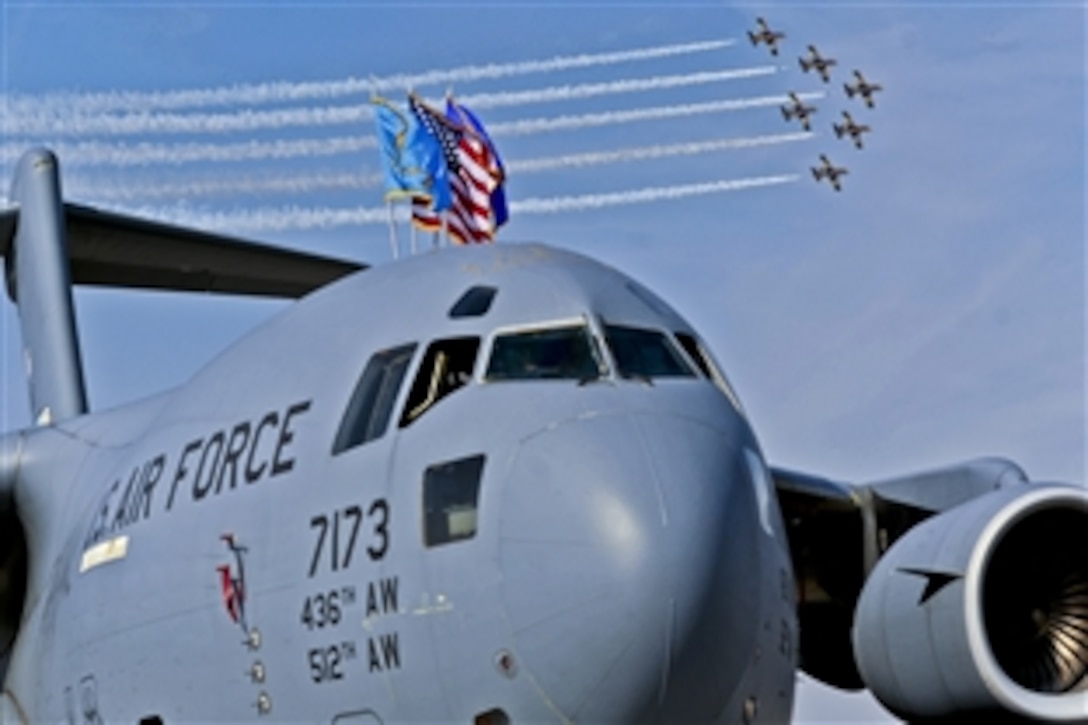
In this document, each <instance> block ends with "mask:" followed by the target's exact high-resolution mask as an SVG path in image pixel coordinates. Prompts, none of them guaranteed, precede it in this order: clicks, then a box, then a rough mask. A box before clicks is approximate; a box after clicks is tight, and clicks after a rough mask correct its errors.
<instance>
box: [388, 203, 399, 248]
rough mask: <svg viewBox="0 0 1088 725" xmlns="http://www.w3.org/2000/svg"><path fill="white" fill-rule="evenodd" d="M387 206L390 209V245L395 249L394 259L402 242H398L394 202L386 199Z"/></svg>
mask: <svg viewBox="0 0 1088 725" xmlns="http://www.w3.org/2000/svg"><path fill="white" fill-rule="evenodd" d="M385 208H386V209H388V210H389V246H390V247H391V248H392V250H393V259H396V258H397V251H398V250H399V249H400V244H399V243H398V242H397V225H396V222H395V221H394V220H393V202H392V201H389V200H386V202H385Z"/></svg>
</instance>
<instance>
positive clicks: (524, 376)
mask: <svg viewBox="0 0 1088 725" xmlns="http://www.w3.org/2000/svg"><path fill="white" fill-rule="evenodd" d="M600 376H601V364H600V363H599V362H598V357H597V356H596V355H595V354H594V344H593V339H592V337H591V336H590V333H589V329H588V328H587V327H586V325H584V324H574V325H564V326H561V327H549V328H545V329H536V330H527V331H523V332H512V333H507V334H502V335H498V336H496V337H495V343H494V344H493V345H492V347H491V359H490V360H489V361H488V364H487V376H486V377H487V379H488V380H491V381H494V380H587V381H588V380H596V379H598V378H599V377H600Z"/></svg>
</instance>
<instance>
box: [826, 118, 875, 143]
mask: <svg viewBox="0 0 1088 725" xmlns="http://www.w3.org/2000/svg"><path fill="white" fill-rule="evenodd" d="M842 118H843V121H842V123H833V124H831V127H832V128H833V129H835V137H836V138H842V137H843V136H849V137H850V138H851V139H852V140H853V142H854V145H855V146H857V147H858V148H859V149H860V148H862V141H861V135H862V134H863V133H868V132H869V131H871V130H872V129H871V128H870V126H869V125H868V124H864V123H857V122H855V121H854V119H853V117H852V116H851V115H850V113H849V112H848V111H843V112H842Z"/></svg>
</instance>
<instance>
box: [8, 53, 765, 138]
mask: <svg viewBox="0 0 1088 725" xmlns="http://www.w3.org/2000/svg"><path fill="white" fill-rule="evenodd" d="M777 72H778V66H773V65H769V66H754V67H750V68H733V69H728V70H719V71H701V72H697V73H686V74H682V75H668V76H656V77H651V78H628V79H621V80H616V81H609V82H604V83H583V84H578V85H563V86H552V87H549V88H537V89H529V90H524V91H503V92H496V93H477V94H474V95H469V96H462V97H459V99H458V100H459V101H460V102H461V103H464V104H465V105H467V106H470V107H471V108H473V109H475V110H479V109H488V108H499V107H509V106H521V105H526V104H531V103H547V102H554V101H566V100H580V99H585V98H593V97H596V96H603V95H612V94H619V93H639V92H645V91H656V90H664V89H670V88H682V87H686V86H693V85H701V84H707V83H719V82H723V81H730V80H736V79H741V78H752V77H757V76H764V75H770V74H773V73H777ZM373 118H374V112H373V110H372V107H371V105H370V104H369V103H366V104H357V105H350V106H326V107H322V108H313V107H311V108H284V109H273V110H254V109H251V108H244V109H240V110H237V111H229V112H223V113H162V112H150V111H140V112H132V113H121V114H117V113H114V114H108V113H95V112H89V111H83V110H80V111H76V112H74V113H58V112H56V111H55V109H52V110H51V109H48V108H46V109H44V110H42V111H39V112H32V113H26V114H21V115H20V114H14V115H10V116H9V117H8V118H7V119H6V125H5V132H6V133H7V134H8V135H14V134H26V135H31V136H50V135H53V136H79V135H85V136H91V135H126V134H151V133H190V134H192V133H230V132H239V131H256V130H260V129H278V128H289V127H301V126H331V125H347V124H359V123H364V122H369V121H371V120H372V119H373Z"/></svg>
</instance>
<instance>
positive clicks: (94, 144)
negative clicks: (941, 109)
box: [0, 91, 825, 166]
mask: <svg viewBox="0 0 1088 725" xmlns="http://www.w3.org/2000/svg"><path fill="white" fill-rule="evenodd" d="M797 95H798V97H799V98H801V99H803V100H811V99H815V98H822V97H823V96H824V95H825V94H824V92H823V91H817V92H813V93H799V94H797ZM786 100H787V99H786V97H785V96H761V97H756V98H736V99H728V100H724V101H711V102H707V103H691V104H686V105H668V106H655V107H650V108H636V109H630V110H626V111H604V112H601V113H587V114H582V115H579V116H551V117H544V118H529V119H522V120H520V121H509V122H506V123H496V124H492V125H490V126H489V127H488V131H489V132H490V134H491V135H492V136H503V135H508V136H524V135H529V134H535V133H546V132H552V131H566V130H571V129H579V128H590V127H596V126H606V125H613V124H623V123H634V122H638V121H653V120H659V119H664V118H680V117H685V116H695V115H700V114H706V113H723V112H729V111H739V110H744V109H748V108H758V107H763V106H772V105H778V104H779V103H783V102H785V101H786ZM29 145H31V143H30V142H27V141H10V142H7V143H4V144H0V163H10V162H12V161H14V160H15V159H16V158H18V156H19V155H20V154H21V153H22V152H23V151H24V150H25V149H26V148H27V147H28V146H29ZM373 148H377V140H376V138H375V137H373V136H369V135H367V136H349V137H339V138H327V139H298V140H276V141H245V142H234V143H221V144H216V143H193V142H184V143H173V144H171V143H165V144H162V143H159V144H153V143H148V142H141V143H135V144H124V143H122V144H110V143H104V142H99V141H86V142H79V143H73V144H64V143H60V144H56V145H54V149H55V150H56V151H57V152H58V154H59V155H60V157H61V158H62V159H65V163H66V164H67V165H68V166H75V165H82V166H90V165H97V164H110V165H114V166H137V165H146V164H153V163H163V164H184V163H191V162H195V161H249V160H253V159H285V158H293V157H298V156H331V155H335V154H339V153H350V152H354V151H359V150H362V149H373Z"/></svg>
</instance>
